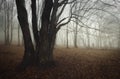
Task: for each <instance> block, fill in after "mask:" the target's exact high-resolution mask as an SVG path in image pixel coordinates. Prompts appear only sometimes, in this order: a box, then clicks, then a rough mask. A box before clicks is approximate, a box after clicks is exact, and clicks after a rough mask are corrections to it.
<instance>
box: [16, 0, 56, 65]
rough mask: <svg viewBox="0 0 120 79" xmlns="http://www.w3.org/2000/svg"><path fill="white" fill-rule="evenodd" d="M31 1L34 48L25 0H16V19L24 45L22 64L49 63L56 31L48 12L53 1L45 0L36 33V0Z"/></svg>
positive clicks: (51, 59) (51, 57)
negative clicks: (40, 23)
mask: <svg viewBox="0 0 120 79" xmlns="http://www.w3.org/2000/svg"><path fill="white" fill-rule="evenodd" d="M31 1H32V5H31V8H32V27H33V35H34V39H35V43H36V44H37V45H36V46H35V50H34V47H33V43H32V40H31V35H30V30H29V24H28V16H27V11H26V8H25V1H24V0H16V5H17V12H18V20H19V23H20V26H21V30H22V34H23V38H24V45H25V53H24V58H23V65H25V66H26V65H29V64H30V63H33V62H35V63H36V64H39V65H47V64H51V63H52V62H53V49H54V44H55V38H56V33H57V31H56V28H53V27H54V26H52V24H51V23H50V13H51V10H52V7H53V2H52V0H45V7H44V10H43V14H42V26H41V29H40V32H39V34H38V29H37V22H36V21H37V18H36V3H35V2H36V1H34V0H31ZM34 60H35V61H34Z"/></svg>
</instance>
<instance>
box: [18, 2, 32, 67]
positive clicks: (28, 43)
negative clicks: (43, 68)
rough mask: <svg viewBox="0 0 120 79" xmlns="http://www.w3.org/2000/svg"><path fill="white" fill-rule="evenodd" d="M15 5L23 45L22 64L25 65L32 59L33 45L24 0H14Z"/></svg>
mask: <svg viewBox="0 0 120 79" xmlns="http://www.w3.org/2000/svg"><path fill="white" fill-rule="evenodd" d="M16 6H17V13H18V20H19V23H20V26H21V30H22V34H23V39H24V46H25V52H24V57H23V61H22V66H23V67H26V66H28V65H29V64H31V62H32V61H33V58H34V47H33V44H32V39H31V35H30V30H29V24H28V16H27V11H26V8H25V1H24V0H16Z"/></svg>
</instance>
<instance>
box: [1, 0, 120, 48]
mask: <svg viewBox="0 0 120 79" xmlns="http://www.w3.org/2000/svg"><path fill="white" fill-rule="evenodd" d="M78 1H80V2H81V3H82V4H78V5H76V7H74V8H73V10H72V11H71V12H72V13H73V14H76V15H77V16H78V15H79V17H77V19H78V20H77V19H72V20H71V21H70V22H69V23H68V24H66V25H64V26H62V28H61V29H60V30H59V32H58V33H57V38H56V44H55V46H61V47H76V46H77V47H85V48H119V47H120V3H119V1H117V0H84V1H83V0H78ZM88 1H89V2H88ZM87 2H88V3H87ZM0 3H2V1H1V2H0ZM26 3H27V5H26V7H27V11H28V14H29V16H28V17H29V23H30V25H29V26H30V30H31V32H32V27H31V15H30V14H31V10H30V8H31V7H30V3H31V2H30V1H27V0H26ZM85 4H86V5H85ZM38 6H39V7H38ZM42 6H43V5H42V4H41V2H40V1H39V0H38V2H37V13H38V14H37V15H38V27H39V28H40V27H41V26H40V17H41V13H42V8H41V7H42ZM70 6H71V5H68V6H67V7H65V9H64V11H63V13H62V15H61V17H60V18H59V20H61V19H63V18H65V17H68V15H69V13H70V9H71V8H70ZM91 6H94V7H91ZM0 7H1V8H0V44H5V42H6V40H7V39H8V40H10V41H9V42H10V44H16V45H23V37H22V32H21V29H20V25H19V23H18V20H17V13H16V6H15V3H13V0H6V2H3V3H2V5H1V6H0ZM89 7H90V8H91V9H90V8H89ZM67 20H68V19H66V20H65V21H67ZM65 21H64V22H65ZM7 28H8V29H7ZM31 36H33V35H32V34H31ZM33 41H34V40H33Z"/></svg>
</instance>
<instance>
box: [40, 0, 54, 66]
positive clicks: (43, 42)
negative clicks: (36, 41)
mask: <svg viewBox="0 0 120 79" xmlns="http://www.w3.org/2000/svg"><path fill="white" fill-rule="evenodd" d="M52 7H53V2H52V0H45V7H44V10H43V14H42V26H41V29H40V37H39V38H40V46H39V54H38V56H39V64H40V65H42V64H48V63H49V62H52V61H53V47H54V42H55V35H56V34H55V33H54V32H55V31H54V30H53V29H54V28H52V27H53V26H51V25H50V13H51V9H52Z"/></svg>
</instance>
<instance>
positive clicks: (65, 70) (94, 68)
mask: <svg viewBox="0 0 120 79" xmlns="http://www.w3.org/2000/svg"><path fill="white" fill-rule="evenodd" d="M22 56H23V47H17V46H11V47H9V46H0V79H120V52H118V51H117V50H99V49H76V48H71V49H65V48H57V49H55V50H54V57H55V61H56V66H55V67H52V68H47V69H39V68H38V67H29V68H27V69H26V70H25V71H23V72H17V71H16V70H15V68H16V66H17V65H18V64H19V63H20V61H21V60H22Z"/></svg>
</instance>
